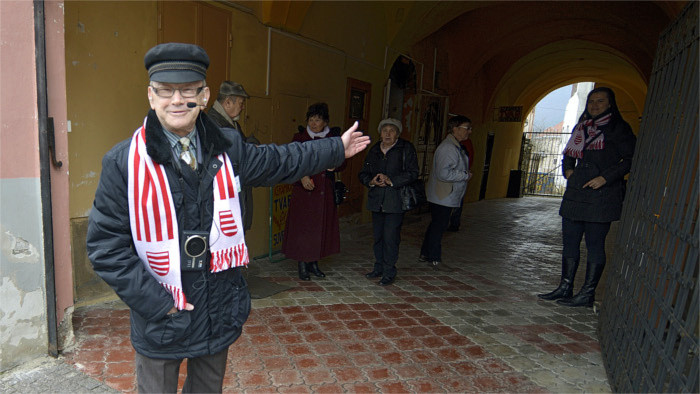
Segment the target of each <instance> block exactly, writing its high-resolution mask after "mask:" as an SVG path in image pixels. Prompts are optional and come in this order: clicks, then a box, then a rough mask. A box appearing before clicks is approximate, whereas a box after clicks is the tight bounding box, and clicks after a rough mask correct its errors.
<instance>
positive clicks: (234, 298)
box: [87, 111, 345, 359]
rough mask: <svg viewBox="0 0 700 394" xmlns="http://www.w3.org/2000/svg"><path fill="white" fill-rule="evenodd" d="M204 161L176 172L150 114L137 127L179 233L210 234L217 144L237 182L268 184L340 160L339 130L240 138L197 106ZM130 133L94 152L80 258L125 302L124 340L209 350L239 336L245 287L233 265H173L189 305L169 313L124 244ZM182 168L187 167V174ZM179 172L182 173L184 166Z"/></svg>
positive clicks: (169, 303)
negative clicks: (97, 161) (278, 141)
mask: <svg viewBox="0 0 700 394" xmlns="http://www.w3.org/2000/svg"><path fill="white" fill-rule="evenodd" d="M197 126H198V127H197V130H198V132H199V139H200V143H201V146H202V151H203V158H204V162H203V163H202V165H201V167H200V168H201V171H200V172H199V179H197V178H198V177H197V175H196V174H194V173H193V172H191V171H189V169H185V170H187V171H180V170H179V169H178V168H179V166H180V161H179V160H175V159H174V157H173V154H172V150H171V149H170V146H169V144H168V142H167V140H166V137H165V135H163V132H162V126H161V124H160V122H159V121H158V117H157V116H156V114H155V112H153V111H150V112H149V114H148V121H147V127H146V150H147V152H148V155H149V156H150V157H151V158H152V159H153V161H154V162H156V163H160V164H162V165H163V166H164V168H165V171H166V174H167V177H168V183H169V186H170V190H171V192H172V197H173V202H174V204H175V210H176V212H177V220H178V229H179V231H180V239H183V237H182V231H183V230H200V231H205V232H207V233H209V230H210V229H211V226H212V215H213V201H214V198H213V183H212V181H213V177H214V176H215V175H216V173H217V171H218V170H219V169H220V168H221V164H222V163H221V162H220V161H219V160H218V159H217V155H218V154H220V153H223V152H226V153H227V154H228V156H229V158H230V159H231V161H232V163H233V166H234V171H235V172H236V174H237V175H238V176H239V177H240V181H241V184H243V185H252V186H271V185H274V184H276V183H291V182H294V181H296V180H298V179H300V178H301V177H302V176H304V175H308V174H314V173H318V172H320V171H323V170H325V169H326V168H333V167H336V166H339V165H340V164H341V163H342V162H343V160H344V159H345V154H344V148H343V143H342V141H341V140H340V138H326V139H322V140H318V141H313V142H309V143H306V144H298V143H292V144H287V145H282V146H276V145H262V146H257V147H256V146H254V145H251V144H245V143H243V142H242V141H241V138H240V136H239V134H238V133H237V132H235V131H234V130H232V129H219V127H218V126H216V124H214V123H213V122H212V121H211V120H210V119H209V117H208V116H207V115H206V114H201V115H200V116H199V118H198V120H197ZM130 142H131V139H128V140H126V141H123V142H121V143H119V144H117V145H116V146H115V147H114V148H112V150H110V151H109V152H108V153H107V154H106V155H105V157H104V158H103V160H102V174H101V176H100V182H99V184H98V187H97V192H96V193H95V201H94V205H93V208H92V210H91V212H90V216H89V222H88V234H87V251H88V257H89V258H90V261H91V262H92V264H93V268H94V270H95V272H96V273H97V274H98V275H99V276H100V277H102V279H104V281H105V282H107V283H108V284H109V285H110V286H111V287H112V288H113V289H114V291H115V292H116V293H117V295H118V296H119V298H121V299H122V301H124V302H125V303H126V304H127V305H128V306H129V308H130V309H131V342H132V344H133V346H134V349H136V351H137V352H139V353H140V354H143V355H145V356H147V357H151V358H162V359H182V358H191V357H199V356H203V355H209V354H214V353H217V352H219V351H221V350H223V349H225V348H226V347H228V346H229V345H230V344H231V343H233V342H234V341H235V340H236V339H237V338H238V336H239V335H240V334H241V328H242V326H243V323H244V322H245V321H246V319H247V318H248V313H249V311H250V294H249V292H248V288H247V284H246V281H245V279H244V278H243V276H242V275H241V268H232V269H228V270H226V271H222V272H218V273H216V274H212V273H210V272H209V271H208V270H206V271H194V272H183V273H182V284H183V290H184V293H185V296H186V297H187V301H188V302H189V303H191V304H193V305H194V310H192V311H185V310H183V311H179V312H177V313H174V314H171V315H168V314H167V313H168V311H169V310H170V309H171V308H172V307H173V298H172V296H171V295H170V294H169V293H168V292H167V291H166V290H165V289H164V288H163V286H161V285H160V284H159V283H158V282H157V281H156V280H155V279H154V278H153V277H152V276H151V275H150V274H149V273H148V272H147V271H146V269H145V268H144V266H143V264H142V262H141V261H140V259H139V257H138V255H137V254H136V251H135V249H134V247H133V242H132V238H131V230H130V221H129V208H128V206H129V204H128V200H127V179H128V167H127V162H128V156H129V144H130ZM188 171H189V172H188ZM183 173H184V174H183Z"/></svg>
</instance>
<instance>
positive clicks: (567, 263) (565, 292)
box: [537, 257, 578, 300]
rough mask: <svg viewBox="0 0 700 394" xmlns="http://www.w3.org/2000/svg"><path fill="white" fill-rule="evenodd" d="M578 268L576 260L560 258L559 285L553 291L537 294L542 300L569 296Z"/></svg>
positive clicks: (571, 292)
mask: <svg viewBox="0 0 700 394" xmlns="http://www.w3.org/2000/svg"><path fill="white" fill-rule="evenodd" d="M577 269H578V260H576V259H572V258H570V257H564V258H562V259H561V281H560V282H559V287H557V288H556V289H555V290H554V291H552V292H549V293H544V294H538V295H537V296H538V297H540V298H541V299H543V300H557V299H559V298H570V297H571V296H572V295H573V293H574V292H573V289H574V277H575V276H576V270H577Z"/></svg>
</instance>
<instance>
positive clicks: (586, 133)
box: [564, 114, 612, 159]
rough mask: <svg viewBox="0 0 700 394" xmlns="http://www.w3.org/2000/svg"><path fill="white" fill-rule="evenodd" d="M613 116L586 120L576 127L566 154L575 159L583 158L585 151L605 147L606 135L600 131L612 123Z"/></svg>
mask: <svg viewBox="0 0 700 394" xmlns="http://www.w3.org/2000/svg"><path fill="white" fill-rule="evenodd" d="M611 117H612V114H607V115H605V116H601V117H600V118H598V119H595V120H593V119H586V120H584V121H583V122H581V123H579V124H577V125H576V127H575V128H574V131H573V132H572V133H571V138H569V142H567V143H566V147H565V148H564V154H565V155H567V156H571V157H573V158H575V159H581V158H583V150H584V149H590V150H599V149H603V148H604V147H605V134H604V133H603V132H601V131H599V130H598V127H599V126H605V125H606V124H608V123H610V118H611Z"/></svg>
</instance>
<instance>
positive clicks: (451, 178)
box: [426, 134, 469, 208]
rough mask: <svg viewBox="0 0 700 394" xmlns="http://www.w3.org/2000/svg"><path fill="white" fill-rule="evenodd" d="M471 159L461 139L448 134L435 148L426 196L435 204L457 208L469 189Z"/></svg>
mask: <svg viewBox="0 0 700 394" xmlns="http://www.w3.org/2000/svg"><path fill="white" fill-rule="evenodd" d="M468 171H469V159H468V158H467V155H466V153H465V152H464V150H463V149H462V148H460V146H459V141H457V139H456V138H455V137H454V136H453V135H452V134H448V135H447V137H445V139H444V140H442V142H441V143H440V145H439V146H438V147H437V149H436V150H435V156H434V157H433V168H432V169H431V171H430V177H429V178H428V184H427V185H426V196H427V197H428V201H429V202H431V203H433V204H438V205H442V206H445V207H450V208H457V207H459V206H460V204H461V202H462V198H464V193H465V192H466V191H467V180H468V179H469V174H468Z"/></svg>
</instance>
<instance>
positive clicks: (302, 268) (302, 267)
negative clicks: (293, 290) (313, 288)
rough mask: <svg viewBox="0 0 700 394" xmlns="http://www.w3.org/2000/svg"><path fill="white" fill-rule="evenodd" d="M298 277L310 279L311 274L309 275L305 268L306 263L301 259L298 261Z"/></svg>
mask: <svg viewBox="0 0 700 394" xmlns="http://www.w3.org/2000/svg"><path fill="white" fill-rule="evenodd" d="M299 279H301V280H311V276H309V271H307V270H306V263H305V262H303V261H300V262H299Z"/></svg>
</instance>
